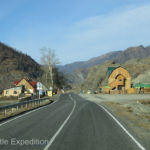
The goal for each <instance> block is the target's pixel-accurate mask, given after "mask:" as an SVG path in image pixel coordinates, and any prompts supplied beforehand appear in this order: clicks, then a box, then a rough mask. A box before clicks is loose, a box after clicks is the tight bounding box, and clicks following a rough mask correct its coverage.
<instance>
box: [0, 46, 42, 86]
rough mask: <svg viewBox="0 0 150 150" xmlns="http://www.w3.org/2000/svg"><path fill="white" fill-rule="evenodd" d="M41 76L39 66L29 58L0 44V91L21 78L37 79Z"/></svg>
mask: <svg viewBox="0 0 150 150" xmlns="http://www.w3.org/2000/svg"><path fill="white" fill-rule="evenodd" d="M41 75H42V71H41V66H40V65H39V64H38V63H37V62H36V61H34V60H33V59H32V58H31V57H30V56H28V55H26V54H23V53H22V52H19V51H17V50H15V49H14V48H11V47H9V46H7V45H5V44H3V43H0V89H3V88H8V87H10V86H12V85H13V82H14V80H18V79H21V78H22V77H29V78H33V79H37V78H38V77H39V76H41Z"/></svg>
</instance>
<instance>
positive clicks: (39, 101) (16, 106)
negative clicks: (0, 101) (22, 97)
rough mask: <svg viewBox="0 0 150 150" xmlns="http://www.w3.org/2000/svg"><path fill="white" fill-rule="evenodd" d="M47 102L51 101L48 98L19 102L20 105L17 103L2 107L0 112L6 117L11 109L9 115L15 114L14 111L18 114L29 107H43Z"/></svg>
mask: <svg viewBox="0 0 150 150" xmlns="http://www.w3.org/2000/svg"><path fill="white" fill-rule="evenodd" d="M45 101H49V99H48V98H41V99H35V100H28V101H24V102H19V103H15V104H9V105H6V106H0V112H2V114H3V115H4V116H6V115H7V113H8V112H7V110H9V109H10V112H9V113H13V112H14V111H15V112H18V111H19V110H20V109H22V110H23V109H24V108H26V109H27V108H29V107H31V108H35V107H38V106H40V105H42V104H43V103H44V102H45ZM14 109H15V110H14Z"/></svg>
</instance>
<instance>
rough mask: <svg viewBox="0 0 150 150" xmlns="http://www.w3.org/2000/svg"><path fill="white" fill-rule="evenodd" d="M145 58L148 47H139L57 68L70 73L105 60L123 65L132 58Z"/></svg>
mask: <svg viewBox="0 0 150 150" xmlns="http://www.w3.org/2000/svg"><path fill="white" fill-rule="evenodd" d="M147 56H150V46H148V47H144V46H142V45H140V46H137V47H130V48H127V49H126V50H124V51H114V52H109V53H107V54H105V55H102V56H98V57H95V58H92V59H89V60H88V61H80V62H74V63H71V64H66V65H64V66H59V68H60V70H61V71H64V72H66V73H72V72H73V71H75V70H77V69H83V68H90V67H93V66H95V65H99V64H102V63H104V62H105V61H107V60H112V61H115V62H117V63H121V64H123V63H125V62H126V61H128V60H130V59H133V58H136V59H142V58H145V57H147Z"/></svg>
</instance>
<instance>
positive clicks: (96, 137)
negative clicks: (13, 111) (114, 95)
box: [0, 94, 140, 150]
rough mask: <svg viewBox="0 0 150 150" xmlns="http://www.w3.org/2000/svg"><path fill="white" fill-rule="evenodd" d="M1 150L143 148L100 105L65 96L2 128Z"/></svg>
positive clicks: (0, 126)
mask: <svg viewBox="0 0 150 150" xmlns="http://www.w3.org/2000/svg"><path fill="white" fill-rule="evenodd" d="M31 141H32V142H31ZM25 142H26V143H25ZM0 150H140V148H139V146H137V144H136V143H135V142H134V141H133V140H132V139H131V138H130V137H129V136H128V135H127V134H126V133H125V132H124V131H123V130H122V128H121V127H120V126H119V125H118V124H117V123H116V122H115V121H114V120H113V119H112V117H111V116H110V115H108V114H107V113H106V112H105V111H104V110H103V109H102V108H100V107H99V106H98V105H96V104H95V103H92V102H89V101H86V100H84V99H83V98H81V97H79V96H78V95H75V94H64V95H61V96H60V97H59V99H58V100H57V101H56V102H55V103H52V104H50V105H47V106H45V107H42V108H40V109H39V110H36V111H33V112H30V113H28V114H26V115H23V116H22V117H20V118H16V119H14V120H12V121H10V122H7V123H6V124H3V125H0Z"/></svg>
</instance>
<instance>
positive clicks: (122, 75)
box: [108, 67, 131, 90]
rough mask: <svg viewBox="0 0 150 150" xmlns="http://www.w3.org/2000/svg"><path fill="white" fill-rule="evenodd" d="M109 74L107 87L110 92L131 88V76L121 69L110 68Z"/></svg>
mask: <svg viewBox="0 0 150 150" xmlns="http://www.w3.org/2000/svg"><path fill="white" fill-rule="evenodd" d="M108 69H109V68H108ZM110 70H111V69H110ZM109 73H110V74H109V77H108V85H109V87H110V89H111V90H128V89H130V88H131V75H130V74H129V72H128V71H127V70H126V69H124V68H122V67H117V68H114V69H113V68H112V71H111V72H109Z"/></svg>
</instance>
